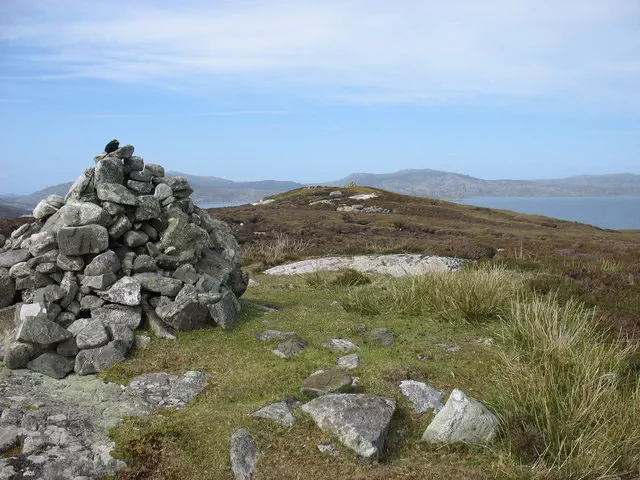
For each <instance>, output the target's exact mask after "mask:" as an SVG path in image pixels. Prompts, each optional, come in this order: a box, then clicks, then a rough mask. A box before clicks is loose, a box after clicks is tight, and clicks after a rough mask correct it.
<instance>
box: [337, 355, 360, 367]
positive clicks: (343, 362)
mask: <svg viewBox="0 0 640 480" xmlns="http://www.w3.org/2000/svg"><path fill="white" fill-rule="evenodd" d="M336 365H337V366H338V367H341V368H346V369H352V368H358V367H359V366H360V355H359V354H358V353H352V354H350V355H345V356H344V357H340V358H339V359H338V360H337V361H336Z"/></svg>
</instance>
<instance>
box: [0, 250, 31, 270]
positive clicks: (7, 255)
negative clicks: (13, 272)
mask: <svg viewBox="0 0 640 480" xmlns="http://www.w3.org/2000/svg"><path fill="white" fill-rule="evenodd" d="M30 258H31V253H30V252H29V250H28V249H26V248H23V249H18V250H8V251H6V252H2V253H0V268H11V267H13V266H14V265H15V264H17V263H21V262H26V261H27V260H29V259H30Z"/></svg>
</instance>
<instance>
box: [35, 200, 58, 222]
mask: <svg viewBox="0 0 640 480" xmlns="http://www.w3.org/2000/svg"><path fill="white" fill-rule="evenodd" d="M57 211H58V209H57V208H56V207H54V206H52V205H49V204H48V203H47V201H46V200H40V202H39V203H38V205H36V208H34V209H33V217H34V218H36V219H38V220H40V219H42V218H47V217H50V216H51V215H53V214H54V213H56V212H57Z"/></svg>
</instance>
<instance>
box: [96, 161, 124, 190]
mask: <svg viewBox="0 0 640 480" xmlns="http://www.w3.org/2000/svg"><path fill="white" fill-rule="evenodd" d="M123 170H124V169H123V166H122V161H121V160H119V159H118V158H113V157H111V156H107V157H105V158H103V159H102V160H100V161H98V163H96V166H95V177H94V180H93V181H94V183H95V185H100V184H102V183H118V184H119V183H122V181H123V180H124V171H123Z"/></svg>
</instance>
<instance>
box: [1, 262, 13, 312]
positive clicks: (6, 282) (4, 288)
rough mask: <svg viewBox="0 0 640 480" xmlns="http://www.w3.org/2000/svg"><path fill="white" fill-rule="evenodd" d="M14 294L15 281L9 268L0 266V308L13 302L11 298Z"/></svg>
mask: <svg viewBox="0 0 640 480" xmlns="http://www.w3.org/2000/svg"><path fill="white" fill-rule="evenodd" d="M15 295H16V282H15V280H14V279H13V278H11V275H10V274H9V270H7V269H6V268H0V308H4V307H8V306H9V305H11V304H12V303H13V298H14V297H15Z"/></svg>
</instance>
